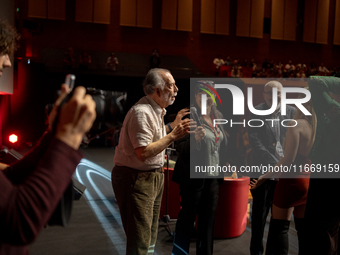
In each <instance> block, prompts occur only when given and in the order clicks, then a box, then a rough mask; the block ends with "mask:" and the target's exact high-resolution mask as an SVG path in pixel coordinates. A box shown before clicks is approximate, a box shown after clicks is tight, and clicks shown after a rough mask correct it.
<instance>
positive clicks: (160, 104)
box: [112, 68, 190, 254]
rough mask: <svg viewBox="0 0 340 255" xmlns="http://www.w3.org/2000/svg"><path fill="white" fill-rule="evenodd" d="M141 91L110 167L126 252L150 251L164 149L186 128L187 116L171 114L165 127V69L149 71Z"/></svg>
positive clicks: (168, 83) (171, 92)
mask: <svg viewBox="0 0 340 255" xmlns="http://www.w3.org/2000/svg"><path fill="white" fill-rule="evenodd" d="M143 89H144V93H145V95H146V96H145V97H143V98H141V99H140V100H139V101H138V102H137V103H136V104H135V105H134V106H133V107H132V108H131V109H130V110H129V112H128V113H127V115H126V116H125V119H124V123H123V126H122V129H121V133H120V139H119V144H118V146H117V147H116V151H115V156H114V164H115V166H114V168H113V170H112V187H113V190H114V193H115V196H116V199H117V203H118V206H119V211H120V215H121V219H122V223H123V227H124V230H125V234H126V237H127V243H126V254H148V253H153V251H154V248H155V244H156V240H157V233H158V218H159V211H160V206H161V200H162V195H163V187H164V175H163V165H164V150H165V149H166V148H167V147H168V146H169V145H170V144H171V143H172V142H174V141H176V140H178V139H180V138H182V137H184V136H185V135H186V134H188V133H189V132H190V131H189V130H190V120H189V119H186V120H181V119H179V118H177V117H176V121H175V122H176V123H174V122H173V123H171V124H170V123H169V125H168V126H167V128H166V127H165V125H164V119H163V118H164V115H165V113H166V110H165V108H166V107H168V106H169V105H172V104H173V103H174V101H175V97H176V95H177V92H178V88H177V86H176V84H175V80H174V78H173V77H172V75H171V73H170V71H168V70H165V69H158V68H155V69H151V70H150V71H149V72H148V73H147V75H146V78H145V80H144V83H143ZM183 112H185V110H184V111H182V112H181V114H182V113H183ZM167 130H168V131H169V134H167V135H166V131H167Z"/></svg>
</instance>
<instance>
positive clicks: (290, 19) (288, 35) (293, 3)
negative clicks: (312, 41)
mask: <svg viewBox="0 0 340 255" xmlns="http://www.w3.org/2000/svg"><path fill="white" fill-rule="evenodd" d="M297 9H298V0H286V4H285V9H284V10H285V18H284V28H283V38H284V40H288V41H295V40H296V22H297V21H296V20H297Z"/></svg>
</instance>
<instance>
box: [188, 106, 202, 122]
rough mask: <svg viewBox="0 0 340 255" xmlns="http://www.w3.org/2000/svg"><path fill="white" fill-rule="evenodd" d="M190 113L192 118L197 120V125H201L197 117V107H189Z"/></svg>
mask: <svg viewBox="0 0 340 255" xmlns="http://www.w3.org/2000/svg"><path fill="white" fill-rule="evenodd" d="M190 113H191V114H192V117H193V118H194V120H195V121H196V122H197V124H199V126H202V123H201V120H200V118H199V117H198V114H197V109H196V107H194V106H192V107H191V108H190Z"/></svg>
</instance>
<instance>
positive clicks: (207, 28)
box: [201, 0, 215, 34]
mask: <svg viewBox="0 0 340 255" xmlns="http://www.w3.org/2000/svg"><path fill="white" fill-rule="evenodd" d="M201 33H206V34H214V33H215V1H211V0H201Z"/></svg>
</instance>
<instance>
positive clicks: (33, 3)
mask: <svg viewBox="0 0 340 255" xmlns="http://www.w3.org/2000/svg"><path fill="white" fill-rule="evenodd" d="M28 17H30V18H47V1H46V0H29V1H28Z"/></svg>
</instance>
